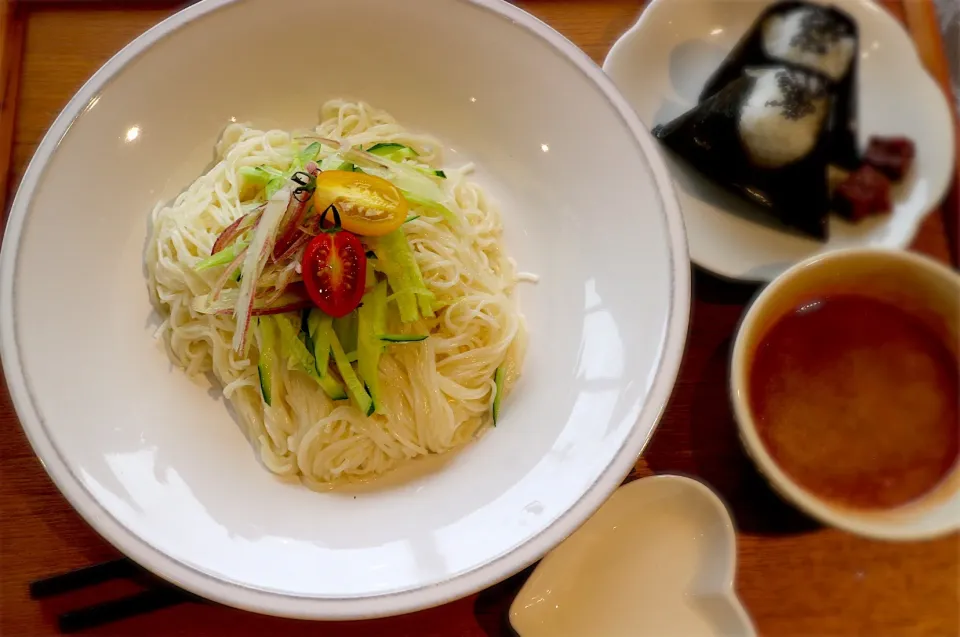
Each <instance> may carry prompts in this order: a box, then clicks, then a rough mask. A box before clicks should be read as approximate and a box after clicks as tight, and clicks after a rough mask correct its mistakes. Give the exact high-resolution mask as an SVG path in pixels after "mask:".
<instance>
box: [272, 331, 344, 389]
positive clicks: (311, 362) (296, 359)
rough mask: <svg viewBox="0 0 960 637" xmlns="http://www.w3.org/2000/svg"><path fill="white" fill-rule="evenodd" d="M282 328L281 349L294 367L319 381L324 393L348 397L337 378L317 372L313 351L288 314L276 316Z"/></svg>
mask: <svg viewBox="0 0 960 637" xmlns="http://www.w3.org/2000/svg"><path fill="white" fill-rule="evenodd" d="M274 320H276V322H277V325H278V326H279V328H280V346H281V347H280V348H279V349H280V350H282V352H283V355H284V356H286V357H287V359H288V360H289V361H290V362H291V363H292V365H291V366H292V367H293V368H295V369H299V370H300V371H302V372H305V373H306V374H307V376H309V377H310V378H312V379H313V380H315V381H316V382H317V384H318V385H320V387H321V388H322V389H323V391H324V393H325V394H326V395H327V396H329V397H330V398H331V399H333V400H343V399H345V398H346V397H347V393H346V391H344V389H343V385H341V384H340V383H339V382H338V381H337V379H336V378H334V377H333V376H331V375H329V374H322V375H321V374H319V373H318V372H317V363H316V360H315V359H314V356H313V353H312V352H311V351H310V350H308V349H307V346H306V345H304V344H303V341H301V340H300V334H299V333H300V330H299V326H297V325H296V324H295V322H294V321H292V320H290V319H289V318H288V317H287V315H284V314H280V315H278V316H276V317H275V318H274Z"/></svg>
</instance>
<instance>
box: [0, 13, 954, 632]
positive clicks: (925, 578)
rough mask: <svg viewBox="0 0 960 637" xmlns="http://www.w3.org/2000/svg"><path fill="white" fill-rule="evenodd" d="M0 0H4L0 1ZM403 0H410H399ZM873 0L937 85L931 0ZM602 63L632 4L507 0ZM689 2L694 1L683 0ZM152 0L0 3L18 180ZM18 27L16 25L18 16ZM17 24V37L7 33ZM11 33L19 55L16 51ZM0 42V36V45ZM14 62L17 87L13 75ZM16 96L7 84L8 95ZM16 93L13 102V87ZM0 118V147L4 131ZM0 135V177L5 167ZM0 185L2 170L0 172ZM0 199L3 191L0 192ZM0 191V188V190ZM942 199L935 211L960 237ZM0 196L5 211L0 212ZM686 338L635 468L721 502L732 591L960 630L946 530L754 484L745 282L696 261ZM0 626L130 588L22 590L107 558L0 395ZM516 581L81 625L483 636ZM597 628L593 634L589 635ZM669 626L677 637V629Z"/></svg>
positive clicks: (833, 628)
mask: <svg viewBox="0 0 960 637" xmlns="http://www.w3.org/2000/svg"><path fill="white" fill-rule="evenodd" d="M5 1H6V0H0V2H5ZM407 1H410V0H407ZM903 1H904V2H905V4H900V2H901V0H890V1H889V2H885V4H886V5H887V6H888V9H890V10H891V11H892V12H893V13H894V14H895V15H897V16H898V17H899V18H901V19H902V20H904V21H905V23H906V24H907V26H908V29H909V30H910V31H911V33H912V35H913V36H914V38H915V40H917V41H918V49H919V50H920V51H921V54H922V55H923V57H924V58H925V61H926V62H927V64H928V67H929V68H931V70H932V72H934V74H935V75H937V76H939V77H940V78H941V79H942V78H944V77H945V74H946V64H945V58H944V57H943V50H942V45H941V44H940V41H939V37H938V36H937V35H935V24H936V23H935V19H934V18H932V17H931V16H932V14H931V11H932V6H931V5H930V3H929V0H903ZM518 4H520V5H521V6H523V7H524V8H526V9H527V10H528V11H530V12H531V13H534V14H535V15H537V16H539V17H540V18H541V19H543V20H544V21H546V22H547V23H549V24H551V25H552V26H554V27H555V28H556V29H557V30H559V31H560V32H562V33H563V34H565V35H566V36H567V37H569V38H570V39H571V40H572V41H573V42H575V43H576V44H577V45H579V46H580V47H581V48H583V49H584V50H585V51H586V52H587V53H588V54H589V55H590V56H591V57H593V59H594V60H596V61H597V62H600V61H601V60H602V59H603V56H604V55H605V54H606V51H607V49H608V48H609V46H610V44H611V43H612V42H613V40H614V39H615V38H616V37H617V36H618V35H619V34H620V33H621V32H623V31H624V30H625V29H626V28H627V27H628V26H629V25H630V24H631V23H632V22H633V20H634V19H635V18H636V15H637V14H638V12H639V11H640V3H639V2H637V1H636V0H582V1H577V0H529V1H527V2H520V3H518ZM692 6H693V5H691V7H692ZM173 10H174V7H171V6H169V5H165V4H164V3H163V2H153V3H147V4H143V3H136V4H133V5H128V6H127V7H125V8H122V9H121V8H115V7H114V8H111V7H110V6H108V5H105V4H102V3H97V2H87V3H85V4H83V5H82V6H80V5H77V4H76V3H66V2H60V3H46V2H37V1H36V0H34V1H33V2H32V3H27V5H26V6H23V5H21V7H20V10H19V12H18V13H17V14H16V15H15V16H14V18H15V19H14V20H12V21H11V20H9V17H10V15H11V12H10V11H9V7H7V6H4V7H2V9H0V20H4V22H0V33H4V34H5V35H6V37H5V40H6V45H7V46H6V47H0V49H3V50H5V51H6V52H5V53H3V54H2V57H0V68H6V69H10V68H13V77H12V79H11V76H10V75H9V74H6V75H2V76H0V80H2V84H0V86H3V87H7V89H6V93H5V95H4V100H3V112H4V113H9V112H10V111H12V106H16V116H15V118H12V119H11V120H10V121H8V122H7V123H8V124H9V125H12V131H13V152H12V163H11V175H10V184H16V183H18V182H19V179H20V177H21V176H22V174H23V171H24V169H25V167H26V164H27V162H28V161H29V159H30V157H31V155H32V153H33V151H34V149H35V148H36V146H37V144H38V143H39V142H40V139H41V138H42V136H43V134H44V132H45V131H46V129H47V127H48V126H49V125H50V123H51V122H52V121H53V119H54V117H55V116H56V115H57V113H58V112H59V111H60V109H61V108H62V107H63V106H64V104H66V102H67V100H68V99H69V98H70V97H71V96H72V94H73V93H74V91H76V90H77V89H78V88H79V87H80V85H81V84H82V83H83V82H84V81H85V80H86V79H87V78H88V77H89V76H90V75H91V74H92V73H93V72H94V71H95V70H96V69H97V68H98V67H99V66H100V65H101V64H102V63H103V62H104V61H105V60H106V59H107V58H108V57H109V56H110V55H112V54H113V53H115V52H116V51H117V50H119V49H120V48H121V47H122V46H123V45H125V44H126V43H127V42H129V41H130V40H132V39H133V38H134V37H136V36H137V35H139V34H140V33H142V32H143V31H144V30H146V29H147V28H148V27H150V26H151V25H153V24H155V23H156V22H158V21H159V20H161V19H162V18H164V17H166V16H167V15H169V14H170V13H172V11H173ZM18 21H19V24H18ZM21 30H22V33H21ZM21 35H22V37H23V43H24V46H23V51H22V60H21V59H20V58H19V56H18V54H17V50H18V47H16V46H14V45H15V44H17V43H19V41H20V40H19V38H20V36H21ZM0 41H2V40H0ZM17 67H20V68H19V71H20V72H19V76H18V77H19V91H15V90H10V88H9V87H11V86H15V85H16V77H17V73H16V71H17ZM17 93H18V95H17ZM15 95H16V97H14V96H15ZM2 124H3V122H2V121H0V143H2V142H3V139H4V127H3V125H2ZM5 155H6V152H5V151H4V149H3V147H2V146H0V171H2V172H6V167H5V161H6V159H7V158H6V157H5ZM0 187H2V180H0ZM0 193H2V190H0ZM0 202H2V197H0ZM956 205H957V200H956V198H954V199H951V200H948V202H947V203H946V204H945V206H946V212H947V214H946V218H947V219H951V220H952V221H951V222H950V223H952V224H953V225H949V224H948V227H949V228H951V230H950V232H951V233H953V232H955V231H956V225H955V219H956V216H957V209H956ZM0 207H2V206H0ZM943 212H944V211H936V212H935V213H933V214H931V215H930V217H929V218H928V220H927V222H926V223H925V224H924V227H923V229H922V230H921V232H920V233H919V235H918V237H917V240H916V242H915V245H914V248H915V249H917V250H919V251H922V252H925V253H928V254H931V255H933V256H935V257H936V258H938V259H941V260H944V261H946V260H948V259H949V258H950V256H949V250H948V241H947V237H948V232H947V231H946V230H945V228H944V218H945V216H944V214H943ZM694 289H695V300H694V303H693V316H692V323H691V329H690V337H689V341H688V345H687V351H686V355H685V358H684V362H683V366H682V370H681V373H680V378H679V381H678V383H677V387H676V389H675V391H674V394H673V397H672V400H671V403H670V406H669V408H668V409H667V411H666V414H665V415H664V418H663V421H662V423H661V425H660V428H659V430H658V431H657V433H656V435H655V436H654V438H653V440H652V442H651V444H650V446H649V447H648V448H647V450H646V451H645V453H644V455H643V457H642V458H641V459H640V460H639V461H638V463H637V466H636V470H635V471H634V474H633V475H635V476H644V475H649V474H652V473H663V472H680V473H685V474H692V475H696V476H699V477H701V478H703V479H704V480H706V481H707V482H709V483H710V484H711V485H713V487H714V488H716V489H717V490H718V491H719V492H720V493H721V494H722V496H723V497H724V498H725V499H726V500H727V501H728V502H729V504H730V506H731V508H732V510H733V513H734V516H735V519H736V523H737V525H738V527H739V548H738V558H739V566H738V573H737V590H738V592H739V594H740V596H741V598H742V599H743V601H744V603H745V604H746V606H747V608H748V610H749V612H750V613H751V615H752V616H753V618H754V620H755V622H756V625H757V627H758V629H759V631H760V633H761V634H762V635H765V636H774V635H776V636H796V637H801V636H818V637H822V636H827V635H864V636H870V637H893V636H895V635H903V636H908V635H909V636H920V635H937V636H948V635H950V636H956V635H960V568H958V563H960V544H958V538H957V536H952V537H948V538H945V539H941V540H937V541H930V542H918V543H904V544H898V543H884V542H875V541H870V540H865V539H860V538H857V537H854V536H852V535H849V534H846V533H843V532H840V531H836V530H832V529H825V528H821V527H819V526H818V525H817V524H816V523H814V522H812V521H811V520H809V519H807V518H805V517H804V516H802V515H801V514H799V513H797V512H796V511H794V510H793V509H791V508H790V507H789V506H787V505H785V504H783V503H782V502H781V501H779V500H778V499H777V497H776V496H774V495H773V494H772V493H771V492H770V491H769V489H768V488H767V487H766V486H765V484H764V482H763V480H762V479H761V478H760V477H759V476H758V475H757V474H756V473H755V471H754V469H753V468H752V466H751V464H750V462H749V461H748V460H747V459H746V458H745V456H744V455H743V452H742V451H741V449H740V447H739V444H738V442H737V437H736V433H735V426H734V422H733V417H732V415H731V413H730V409H729V407H728V403H727V398H726V386H727V382H726V369H725V367H726V361H727V357H728V352H729V348H730V344H731V336H732V334H733V332H734V329H735V327H736V324H737V321H738V319H739V318H740V315H741V313H742V312H743V309H744V305H745V303H746V301H747V300H748V299H749V298H750V296H751V295H752V294H753V292H754V289H752V288H750V287H747V286H739V285H731V284H726V283H722V282H720V281H717V280H715V279H713V278H711V277H709V276H708V275H705V274H703V273H700V272H695V280H694ZM0 430H2V431H3V435H2V436H0V458H2V462H0V571H2V575H0V579H2V589H0V591H2V603H0V635H4V636H7V635H30V636H33V635H50V634H56V624H55V616H56V614H57V613H58V612H62V611H63V610H66V609H68V608H72V607H75V606H78V605H82V604H85V603H90V602H91V601H93V600H94V599H96V600H98V601H99V600H102V599H104V598H106V597H108V596H110V595H111V594H115V593H120V592H127V591H129V590H130V588H131V587H132V586H133V585H132V584H129V583H122V582H121V583H115V584H111V585H106V586H104V587H101V588H100V589H99V590H97V591H94V592H89V591H88V592H82V593H77V594H73V595H72V596H70V597H67V598H65V599H62V600H56V601H51V602H43V603H40V602H34V601H30V600H29V599H28V598H27V584H28V582H30V581H32V580H34V579H37V578H40V577H44V576H49V575H52V574H56V573H60V572H63V571H66V570H69V569H73V568H77V567H81V566H86V565H89V564H92V563H95V562H98V561H103V560H107V559H111V558H114V557H116V556H117V553H116V551H115V550H114V549H113V548H112V547H111V546H110V545H108V544H107V543H106V542H105V541H104V540H102V539H101V538H100V537H99V536H98V535H97V534H96V533H94V532H93V531H92V530H91V529H90V528H89V527H88V526H87V525H86V524H85V523H84V522H83V521H82V520H81V518H80V517H79V515H77V514H76V513H75V512H74V511H73V510H72V509H71V507H70V506H69V505H68V504H67V502H66V501H65V500H64V499H63V497H62V496H61V495H60V494H59V492H58V491H57V490H56V488H55V487H54V486H53V484H52V483H51V482H50V480H49V479H48V478H47V476H46V474H45V473H44V471H43V469H42V467H41V465H40V463H39V462H38V461H37V459H36V457H35V456H34V455H33V453H32V452H31V450H30V447H29V446H28V444H27V442H26V439H25V437H24V435H23V433H22V431H21V429H20V427H19V425H18V423H17V418H16V415H15V414H14V411H13V408H12V406H11V403H10V399H9V397H8V396H7V395H6V391H5V389H0ZM515 586H516V583H515V582H508V583H507V584H504V585H501V586H498V587H495V588H494V589H491V590H490V591H487V592H485V593H482V594H481V595H480V596H472V597H469V598H467V599H464V600H460V601H458V602H454V603H452V604H449V605H446V606H442V607H439V608H435V609H432V610H429V611H425V612H421V613H416V614H412V615H407V616H403V617H398V618H392V619H383V620H376V621H369V622H355V623H305V622H297V621H290V620H279V619H274V618H268V617H261V616H255V615H250V614H247V613H243V612H240V611H236V610H232V609H227V608H222V607H219V606H215V605H207V604H193V603H190V604H184V605H180V606H177V607H174V608H170V609H166V610H163V611H159V612H156V613H153V614H151V615H148V616H142V617H139V618H134V619H129V620H125V621H122V622H119V623H116V624H113V625H110V626H105V627H102V628H99V629H97V630H93V631H91V632H90V633H89V634H95V635H142V636H148V635H221V634H223V635H235V636H243V635H263V634H280V633H284V632H285V633H287V634H294V635H300V634H304V635H306V634H310V635H330V636H355V637H359V636H371V637H373V636H380V635H384V636H386V635H391V636H393V637H407V636H410V637H413V636H420V637H425V636H438V637H439V636H441V635H442V636H444V637H450V636H464V637H467V636H470V637H473V636H478V637H479V636H482V635H487V636H492V635H501V634H503V631H502V630H501V618H502V614H503V612H504V610H505V608H506V606H507V605H508V604H509V602H510V595H511V588H515ZM597 637H603V636H597ZM677 637H682V636H677Z"/></svg>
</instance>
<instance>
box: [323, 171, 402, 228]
mask: <svg viewBox="0 0 960 637" xmlns="http://www.w3.org/2000/svg"><path fill="white" fill-rule="evenodd" d="M331 204H332V205H334V206H336V208H337V212H339V213H340V224H341V225H342V226H343V229H344V230H349V231H350V232H353V233H356V234H360V235H364V236H367V237H378V236H381V235H385V234H388V233H390V232H393V231H394V230H396V229H397V228H399V227H400V224H402V223H403V222H404V221H406V219H407V210H408V209H409V204H407V200H406V199H404V197H403V195H402V194H401V193H400V191H399V190H397V187H396V186H394V185H393V184H391V183H390V182H389V181H387V180H386V179H381V178H380V177H375V176H374V175H367V174H365V173H355V172H349V171H346V170H325V171H324V172H322V173H320V174H319V175H317V189H316V190H315V191H314V193H313V209H314V214H322V213H323V211H324V210H326V209H327V208H328V207H329V206H330V205H331ZM327 219H328V220H332V219H333V215H332V214H328V215H327Z"/></svg>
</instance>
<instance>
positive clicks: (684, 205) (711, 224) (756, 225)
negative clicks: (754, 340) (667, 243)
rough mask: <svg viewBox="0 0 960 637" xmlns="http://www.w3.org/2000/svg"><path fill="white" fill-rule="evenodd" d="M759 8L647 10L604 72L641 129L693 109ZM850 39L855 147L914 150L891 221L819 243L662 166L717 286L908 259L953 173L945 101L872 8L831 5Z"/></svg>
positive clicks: (840, 227)
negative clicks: (871, 252) (841, 262)
mask: <svg viewBox="0 0 960 637" xmlns="http://www.w3.org/2000/svg"><path fill="white" fill-rule="evenodd" d="M770 4H772V3H771V2H769V0H754V1H750V0H733V1H730V0H695V1H691V0H653V1H652V2H651V3H650V4H649V6H647V7H646V9H644V11H643V13H642V14H641V15H640V19H639V20H638V21H637V23H636V24H635V25H634V26H633V27H632V28H631V29H630V30H629V31H627V32H626V33H625V34H624V35H623V36H622V37H621V38H620V39H619V40H617V42H616V43H615V44H614V45H613V48H612V49H611V50H610V53H609V54H608V55H607V59H606V60H605V61H604V63H603V70H604V71H606V72H607V74H608V75H610V77H611V78H612V79H613V80H614V82H615V83H616V84H617V87H618V88H619V89H620V90H621V91H622V92H623V95H624V97H626V98H627V100H628V101H629V102H630V104H631V105H632V106H633V108H634V109H635V110H636V111H637V114H638V115H639V116H640V119H641V120H642V121H643V123H644V124H645V125H646V126H647V127H648V128H653V127H654V126H655V125H657V124H662V123H665V122H668V121H670V120H671V119H673V118H674V117H676V116H678V115H680V114H682V113H684V112H685V111H687V110H688V109H690V108H691V107H693V106H694V105H696V103H697V96H698V95H699V93H700V90H701V88H702V87H703V85H704V84H705V83H706V80H707V78H708V77H709V76H710V74H711V73H713V71H714V70H715V69H716V68H717V67H719V66H720V63H721V61H722V60H723V58H724V57H726V55H727V53H729V52H730V50H731V49H732V48H733V46H734V45H735V44H736V43H737V42H738V41H739V40H740V38H741V36H743V34H744V33H746V32H747V30H748V29H749V27H750V25H751V24H753V22H754V20H755V19H756V18H757V16H758V15H759V14H760V13H761V12H762V11H763V10H764V9H765V8H766V7H767V6H769V5H770ZM833 4H835V5H836V6H838V7H840V8H842V9H843V10H844V11H847V12H848V13H850V15H852V16H853V17H854V19H855V20H856V21H857V24H858V25H859V27H860V93H859V108H860V141H861V145H864V144H865V143H866V139H867V138H868V137H869V136H870V135H905V136H907V137H909V138H910V139H912V140H913V141H914V142H915V143H916V146H917V156H916V161H915V164H914V168H913V170H912V171H911V174H910V175H909V176H908V177H907V179H906V180H905V181H904V183H902V184H900V185H899V186H897V187H896V188H895V189H894V209H893V211H892V213H891V214H890V215H886V216H883V217H875V218H873V219H868V220H867V221H865V222H863V223H859V224H851V223H849V222H847V221H845V220H843V219H841V218H839V217H837V216H836V215H831V218H830V239H829V240H828V241H827V242H826V243H821V242H819V241H815V240H813V239H809V238H806V237H803V236H801V235H799V234H796V233H794V232H792V231H789V230H786V229H784V228H783V227H781V226H779V225H778V224H776V222H773V221H771V220H769V219H768V218H767V217H766V216H765V215H762V214H760V213H758V212H757V211H756V210H755V209H753V208H752V207H751V206H750V205H749V204H747V203H745V202H743V201H742V200H741V199H739V198H738V197H736V196H735V195H732V194H730V193H728V192H726V191H725V190H723V189H722V188H720V187H719V186H717V185H715V184H713V183H711V182H709V181H708V180H707V179H706V178H704V177H703V176H701V175H700V174H699V173H698V172H696V171H695V170H693V169H692V168H690V167H689V166H687V165H685V164H683V163H682V162H678V161H676V160H674V158H673V157H672V156H670V155H669V154H668V153H664V155H665V156H666V157H667V163H668V165H669V166H670V171H671V174H672V176H673V178H674V182H675V185H676V186H677V195H678V197H679V199H680V207H681V209H682V210H683V217H684V222H685V224H686V227H687V236H688V240H689V242H690V256H691V258H692V259H693V261H694V263H696V264H697V265H699V266H701V267H703V268H706V269H707V270H710V271H712V272H714V273H716V274H719V275H722V276H725V277H729V278H733V279H744V280H751V281H770V280H772V279H773V278H774V277H776V276H777V275H778V274H780V273H781V272H783V271H784V270H786V269H787V268H788V267H789V266H791V265H793V264H794V263H798V262H799V261H802V260H803V259H805V258H807V257H810V256H812V255H814V254H818V253H823V252H827V251H830V250H834V249H837V248H843V247H849V246H877V247H887V248H906V247H907V246H908V245H909V244H910V242H911V240H912V239H913V236H914V234H915V233H916V231H917V228H918V227H919V225H920V223H921V221H922V220H923V218H924V217H925V216H926V215H927V213H928V212H930V211H931V210H932V209H933V208H935V207H936V205H937V204H938V203H939V202H940V200H941V199H942V198H943V196H944V194H945V193H946V192H947V188H948V187H949V185H950V179H951V175H952V172H953V162H954V160H955V158H954V153H955V147H954V140H955V137H954V134H953V120H952V118H951V114H950V105H949V104H948V102H947V100H946V97H945V96H944V94H943V92H942V91H941V90H940V88H939V87H938V86H937V84H936V82H935V81H934V80H933V78H932V77H931V76H930V75H929V74H928V73H927V71H926V70H925V69H924V67H923V63H922V62H921V61H920V57H919V56H918V55H917V52H916V49H914V46H913V43H912V42H911V40H910V37H909V36H908V35H907V33H906V32H905V31H904V30H903V28H902V27H901V26H900V25H899V24H898V23H897V21H896V20H895V19H894V18H893V17H892V16H890V15H889V14H888V13H887V12H886V11H885V10H884V9H882V8H881V7H879V6H877V4H875V3H874V2H872V1H871V0H837V1H835V2H833Z"/></svg>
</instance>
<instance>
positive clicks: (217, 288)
mask: <svg viewBox="0 0 960 637" xmlns="http://www.w3.org/2000/svg"><path fill="white" fill-rule="evenodd" d="M246 258H247V248H244V249H243V250H241V251H240V252H239V253H238V254H237V256H236V257H234V259H233V261H231V262H230V263H229V264H228V265H227V267H226V268H224V269H223V272H222V273H221V274H220V278H218V279H217V282H216V283H214V285H213V289H212V290H211V291H210V298H211V299H213V300H214V301H216V300H217V299H218V298H220V294H221V293H222V292H223V288H224V287H226V285H227V282H228V281H229V280H230V278H231V277H232V276H233V273H234V272H236V271H237V268H239V267H240V266H241V265H242V264H243V262H244V261H245V260H246Z"/></svg>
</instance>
